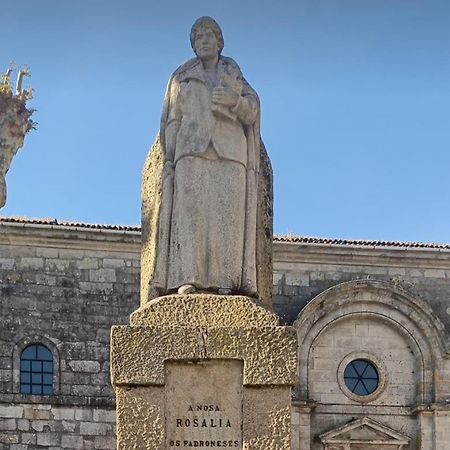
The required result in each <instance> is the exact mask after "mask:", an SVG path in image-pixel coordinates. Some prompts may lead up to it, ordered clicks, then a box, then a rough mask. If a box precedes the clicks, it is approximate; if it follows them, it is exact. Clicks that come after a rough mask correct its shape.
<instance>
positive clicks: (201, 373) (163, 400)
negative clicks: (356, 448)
mask: <svg viewBox="0 0 450 450" xmlns="http://www.w3.org/2000/svg"><path fill="white" fill-rule="evenodd" d="M296 359H297V358H296V334H295V332H294V330H293V329H292V328H291V327H281V326H278V319H277V317H276V316H275V315H274V314H273V313H271V312H269V311H267V310H266V309H264V308H262V307H261V306H258V305H256V304H255V303H254V302H253V300H252V299H250V298H248V297H244V296H220V295H210V294H190V295H185V296H184V295H171V296H166V297H160V298H157V299H155V300H153V301H151V302H149V303H148V304H146V305H145V306H143V307H141V308H139V309H138V310H137V311H135V312H134V313H133V314H132V315H131V326H115V327H113V329H112V335H111V374H112V382H113V385H114V387H115V390H116V397H117V445H118V447H117V448H118V449H138V448H139V449H158V450H159V449H161V450H162V449H172V448H175V447H178V448H179V449H182V448H191V447H198V448H207V447H208V448H219V447H220V448H222V447H226V448H238V449H252V450H253V449H261V450H269V449H273V450H275V449H279V450H282V449H283V450H286V449H289V448H290V433H291V429H290V404H291V387H292V386H293V385H294V384H295V379H296Z"/></svg>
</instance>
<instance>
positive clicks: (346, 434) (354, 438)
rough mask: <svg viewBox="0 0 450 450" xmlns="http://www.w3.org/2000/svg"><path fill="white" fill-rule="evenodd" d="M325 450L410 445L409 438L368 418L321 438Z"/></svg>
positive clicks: (398, 447) (332, 431)
mask: <svg viewBox="0 0 450 450" xmlns="http://www.w3.org/2000/svg"><path fill="white" fill-rule="evenodd" d="M319 439H320V442H322V444H323V445H324V450H353V449H355V450H356V449H361V448H364V449H367V450H372V449H373V450H384V449H386V450H387V449H392V450H394V449H398V450H401V449H402V448H403V447H405V446H407V445H408V444H409V438H408V437H407V436H405V435H404V434H401V433H399V432H398V431H395V430H392V429H391V428H388V427H386V426H385V425H382V424H381V423H379V422H376V421H375V420H372V419H370V418H368V417H363V418H362V419H359V420H355V421H352V422H349V423H347V424H345V425H344V426H341V427H339V428H336V429H334V430H331V431H328V432H327V433H323V434H321V435H320V436H319Z"/></svg>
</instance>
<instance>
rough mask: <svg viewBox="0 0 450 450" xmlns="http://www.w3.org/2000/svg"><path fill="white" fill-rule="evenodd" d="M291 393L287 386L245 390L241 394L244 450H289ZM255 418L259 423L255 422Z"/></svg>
mask: <svg viewBox="0 0 450 450" xmlns="http://www.w3.org/2000/svg"><path fill="white" fill-rule="evenodd" d="M290 398H291V392H290V389H288V388H286V386H267V387H262V388H252V387H248V388H247V389H245V390H244V408H243V410H244V421H243V426H244V429H245V430H247V431H246V433H245V441H244V447H243V448H244V449H251V450H287V449H290V448H291V411H290V409H291V408H290ZM255 417H258V420H255Z"/></svg>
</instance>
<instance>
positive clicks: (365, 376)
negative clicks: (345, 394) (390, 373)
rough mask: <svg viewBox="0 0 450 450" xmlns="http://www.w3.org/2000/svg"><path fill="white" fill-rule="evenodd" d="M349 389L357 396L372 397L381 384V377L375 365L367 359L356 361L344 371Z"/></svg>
mask: <svg viewBox="0 0 450 450" xmlns="http://www.w3.org/2000/svg"><path fill="white" fill-rule="evenodd" d="M344 382H345V385H346V386H347V388H348V389H349V390H350V391H351V392H352V393H353V394H356V395H370V394H372V393H373V392H375V391H376V390H377V388H378V386H379V384H380V376H379V375H378V371H377V369H376V367H375V365H374V364H372V363H371V362H370V361H368V360H366V359H355V360H354V361H352V362H351V363H350V364H348V365H347V367H346V368H345V371H344Z"/></svg>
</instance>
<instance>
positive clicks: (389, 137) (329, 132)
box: [0, 0, 450, 242]
mask: <svg viewBox="0 0 450 450" xmlns="http://www.w3.org/2000/svg"><path fill="white" fill-rule="evenodd" d="M1 11H2V27H1V28H0V41H1V42H2V49H1V52H0V55H1V58H0V64H1V65H2V68H1V69H2V71H3V70H4V69H6V67H7V65H8V63H9V62H10V61H11V60H14V61H15V62H16V63H17V64H28V65H29V66H30V67H31V72H32V78H31V80H27V82H28V83H29V84H31V85H32V86H33V87H34V88H35V91H36V92H35V98H34V99H33V100H32V102H31V103H30V106H32V107H34V108H36V109H37V111H36V113H35V115H34V119H35V120H36V121H37V122H38V123H39V125H38V129H37V130H36V131H33V132H31V133H30V134H29V135H28V136H27V138H26V142H25V145H24V147H23V148H22V149H21V150H20V151H19V153H18V154H17V155H16V157H15V159H14V161H13V164H12V166H11V169H10V171H9V173H8V175H7V183H8V203H7V205H6V207H4V208H3V209H2V210H1V211H0V213H1V214H2V215H4V216H11V215H19V216H27V217H55V218H58V219H61V220H63V219H66V220H78V221H87V222H94V223H117V224H138V223H139V222H140V173H141V169H142V165H143V162H144V159H145V156H146V153H147V151H148V149H149V147H150V146H151V144H152V143H153V141H154V138H155V136H156V134H157V132H158V126H159V116H160V112H161V105H162V100H163V96H164V90H165V86H166V83H167V80H168V77H169V75H170V73H171V72H172V71H173V70H174V69H175V68H176V67H177V66H178V65H180V64H181V63H182V62H184V61H185V60H187V59H189V58H190V57H192V50H191V48H190V43H189V30H190V27H191V25H192V23H193V22H194V20H195V19H196V18H197V17H199V16H201V15H211V16H212V17H214V18H215V19H216V20H217V21H218V22H219V24H220V25H221V27H222V29H223V33H224V38H225V48H224V51H223V54H224V55H226V56H231V57H233V58H234V59H235V60H236V61H237V62H238V63H239V65H240V66H241V69H242V71H243V73H244V75H245V76H246V78H247V80H248V81H249V82H250V84H251V85H252V86H253V87H254V88H255V89H256V90H257V92H258V93H259V95H260V98H261V104H262V128H261V134H262V138H263V140H264V142H265V145H266V147H267V149H268V152H269V154H270V157H271V160H272V164H273V168H274V179H275V218H274V221H275V232H276V233H277V234H284V233H293V234H296V235H306V236H322V237H338V238H366V239H392V240H402V241H409V240H414V241H429V242H431V241H434V242H450V170H449V168H450V26H449V24H450V2H449V1H448V0H441V1H438V0H421V1H419V0H339V1H337V0H309V1H305V0H297V1H280V2H274V1H266V0H260V1H244V0H241V1H228V2H224V1H220V2H219V1H211V0H210V1H203V0H193V1H172V2H169V1H166V2H162V1H158V2H156V1H150V0H146V1H144V0H128V1H125V0H120V1H119V0H78V1H69V0H40V1H36V0H21V1H20V2H6V1H3V2H2V6H1ZM4 43H6V45H4Z"/></svg>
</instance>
